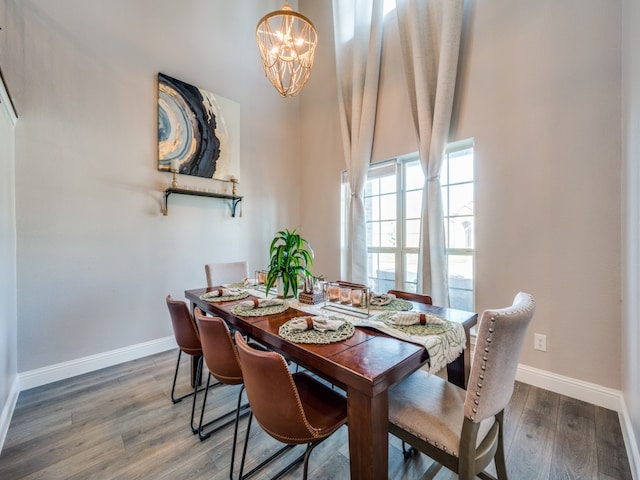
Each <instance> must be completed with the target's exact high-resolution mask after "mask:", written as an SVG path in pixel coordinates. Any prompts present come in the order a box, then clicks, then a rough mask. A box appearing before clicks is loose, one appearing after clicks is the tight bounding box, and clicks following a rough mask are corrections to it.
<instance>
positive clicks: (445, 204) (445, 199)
mask: <svg viewBox="0 0 640 480" xmlns="http://www.w3.org/2000/svg"><path fill="white" fill-rule="evenodd" d="M441 190H442V214H443V215H444V216H445V217H448V216H449V187H442V189H441Z"/></svg>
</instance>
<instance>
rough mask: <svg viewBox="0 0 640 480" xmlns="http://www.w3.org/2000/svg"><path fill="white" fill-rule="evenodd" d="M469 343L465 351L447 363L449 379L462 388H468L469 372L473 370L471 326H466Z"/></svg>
mask: <svg viewBox="0 0 640 480" xmlns="http://www.w3.org/2000/svg"><path fill="white" fill-rule="evenodd" d="M464 330H465V335H466V337H467V345H466V347H465V349H464V351H463V352H462V353H461V354H460V355H458V358H456V359H455V360H454V361H453V362H451V363H449V364H448V365H447V379H448V380H449V382H451V383H453V384H454V385H457V386H458V387H460V388H464V389H465V390H466V389H467V383H468V382H469V373H470V370H471V332H470V327H468V326H466V327H465V329H464Z"/></svg>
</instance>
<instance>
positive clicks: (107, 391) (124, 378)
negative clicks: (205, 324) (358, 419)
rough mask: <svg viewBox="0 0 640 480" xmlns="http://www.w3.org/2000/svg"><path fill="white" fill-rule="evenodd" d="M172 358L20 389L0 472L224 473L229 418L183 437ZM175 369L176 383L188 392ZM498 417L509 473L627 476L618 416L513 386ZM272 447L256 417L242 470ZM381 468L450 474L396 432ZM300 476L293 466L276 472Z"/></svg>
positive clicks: (314, 474)
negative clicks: (412, 451) (408, 448)
mask: <svg viewBox="0 0 640 480" xmlns="http://www.w3.org/2000/svg"><path fill="white" fill-rule="evenodd" d="M176 357H177V351H171V352H165V353H161V354H158V355H153V356H150V357H147V358H143V359H140V360H136V361H133V362H129V363H125V364H122V365H118V366H115V367H110V368H107V369H104V370H101V371H99V372H94V373H91V374H87V375H82V376H79V377H75V378H72V379H68V380H63V381H60V382H57V383H54V384H51V385H46V386H43V387H39V388H35V389H31V390H27V391H25V392H22V393H21V394H20V397H19V399H18V403H17V405H16V410H15V412H14V415H13V418H12V421H11V425H10V428H9V432H8V434H7V438H6V441H5V444H4V448H3V450H2V452H1V454H0V479H2V480H20V479H46V480H57V479H61V480H62V479H64V480H71V479H78V480H79V479H82V480H85V479H108V480H111V479H123V480H124V479H126V480H134V479H145V480H147V479H153V480H156V479H158V480H165V479H166V480H169V479H171V480H176V479H177V480H180V479H189V480H199V479H207V480H222V479H227V478H229V461H230V454H231V444H232V438H233V426H232V425H230V426H228V427H225V428H223V429H222V430H220V431H219V432H216V433H215V434H214V435H212V436H211V438H209V439H208V440H206V441H204V442H200V441H199V440H198V438H197V436H194V435H192V433H191V430H190V429H189V426H188V423H189V415H190V412H191V399H185V400H184V401H182V402H181V403H178V404H176V405H173V404H172V403H171V400H170V389H171V381H172V378H173V377H172V375H173V371H174V370H173V369H174V366H175V359H176ZM183 365H184V366H185V368H184V369H181V378H180V379H179V385H181V389H182V391H183V392H186V391H187V390H188V368H187V362H183ZM237 388H238V387H227V386H224V387H219V388H215V389H213V390H211V391H210V395H209V402H208V404H209V407H210V408H209V407H208V408H209V409H208V410H207V417H208V418H213V416H217V414H218V413H220V412H224V411H227V410H228V409H231V408H233V407H234V406H235V401H236V398H237ZM200 398H202V397H200ZM214 405H220V406H219V407H218V409H217V410H214V408H213V407H214ZM198 411H199V410H198ZM246 421H247V419H246V417H245V419H243V420H241V427H240V437H239V438H240V440H239V442H238V444H239V447H238V448H239V450H241V447H242V440H243V439H244V432H245V429H246ZM505 424H506V425H505V448H506V453H507V468H508V470H509V474H510V479H511V480H521V479H523V480H524V479H536V480H546V479H549V480H556V479H578V478H580V479H598V480H603V479H608V480H612V479H618V480H626V479H631V478H632V477H631V472H630V470H629V462H628V459H627V455H626V451H625V448H624V444H623V440H622V433H621V430H620V424H619V420H618V415H617V414H616V413H615V412H613V411H611V410H606V409H603V408H599V407H595V406H593V405H589V404H587V403H584V402H580V401H578V400H574V399H571V398H568V397H564V396H561V395H557V394H554V393H551V392H548V391H545V390H541V389H538V388H535V387H531V386H529V385H525V384H522V383H517V384H516V389H515V391H514V394H513V397H512V400H511V403H510V405H509V408H508V409H507V411H506V412H505ZM278 447H279V444H278V443H277V442H275V441H274V440H272V439H271V437H269V436H268V435H266V434H265V433H264V432H263V431H262V430H261V429H260V428H259V427H258V426H257V424H255V423H254V425H253V426H252V429H251V438H250V447H249V450H250V452H249V460H248V465H247V467H248V468H251V466H252V465H255V464H257V463H258V462H259V461H260V460H261V459H263V458H266V457H267V456H268V455H269V454H270V453H271V452H273V451H275V450H276V449H277V448H278ZM298 448H300V447H298ZM348 453H349V452H348V445H347V429H346V427H343V428H342V429H341V430H340V431H338V432H337V433H336V434H334V435H333V436H332V437H331V438H330V439H329V440H327V441H326V442H324V443H323V444H321V445H320V446H319V447H318V448H316V449H315V450H314V452H313V454H312V455H311V461H310V470H309V478H310V479H314V480H325V479H326V480H340V479H348V478H349V460H348ZM291 456H292V455H291V454H288V457H289V458H291ZM282 465H284V460H283V461H280V462H276V464H273V465H272V466H270V467H269V468H267V469H265V470H264V471H262V472H260V473H258V474H256V475H255V476H254V477H253V478H258V479H269V478H272V476H273V475H274V474H275V473H276V472H277V471H278V469H279V467H281V466H282ZM237 466H238V462H236V469H237ZM245 471H246V470H245ZM388 473H389V478H391V479H394V480H395V479H399V480H423V479H435V480H451V479H455V478H456V475H454V474H453V473H452V472H450V471H448V470H446V469H444V468H437V466H436V465H433V464H432V461H431V460H430V459H428V458H427V457H425V456H423V455H420V456H418V457H412V458H411V459H409V460H404V458H403V456H402V454H401V444H400V442H399V441H398V440H397V439H395V438H393V437H391V439H390V445H389V472H388ZM301 477H302V469H301V468H300V467H299V466H298V467H296V468H295V469H293V470H292V471H291V472H289V473H287V474H286V475H285V476H284V477H282V478H283V479H294V478H301Z"/></svg>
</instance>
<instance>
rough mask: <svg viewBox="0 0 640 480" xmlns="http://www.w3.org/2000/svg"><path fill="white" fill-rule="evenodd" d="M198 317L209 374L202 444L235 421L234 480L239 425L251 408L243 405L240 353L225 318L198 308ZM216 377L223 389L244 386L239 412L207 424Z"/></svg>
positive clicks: (201, 437) (237, 405)
mask: <svg viewBox="0 0 640 480" xmlns="http://www.w3.org/2000/svg"><path fill="white" fill-rule="evenodd" d="M194 316H195V319H196V323H197V325H198V331H199V332H200V341H201V343H202V352H203V355H204V363H206V365H207V368H208V370H209V374H208V375H207V383H206V385H205V387H204V391H205V393H204V398H203V400H202V410H201V411H200V421H199V423H198V436H199V437H200V440H205V439H207V438H209V436H210V435H211V434H212V433H214V432H216V431H218V430H220V429H221V428H223V427H225V426H227V425H229V424H230V423H231V422H234V421H235V427H234V431H233V447H232V451H231V468H230V478H233V466H234V459H235V452H236V440H237V438H238V422H239V420H240V416H241V415H245V414H247V413H249V410H248V408H249V404H244V405H242V393H243V391H244V385H243V380H242V370H241V369H240V363H239V360H238V352H237V350H236V347H235V345H234V343H233V340H232V338H231V333H230V332H229V327H227V324H226V323H225V321H224V320H223V319H222V318H220V317H208V316H206V315H205V314H204V313H203V312H202V311H201V310H200V309H199V308H198V307H196V308H195V310H194ZM212 377H213V378H215V379H216V380H218V382H220V383H221V384H223V385H241V387H240V389H239V390H238V400H237V403H236V407H235V409H234V410H231V411H229V412H227V413H224V414H222V415H220V416H218V417H216V418H215V419H213V420H209V421H208V422H206V423H205V422H204V414H205V408H206V405H207V394H208V388H209V385H210V384H211V378H212ZM196 399H197V394H196V395H194V396H193V407H192V410H195V407H196ZM231 415H235V417H234V418H231V419H229V417H230V416H231ZM225 420H226V421H225ZM214 424H215V427H213V428H211V429H209V430H208V431H206V432H205V429H206V428H207V427H209V426H211V425H214Z"/></svg>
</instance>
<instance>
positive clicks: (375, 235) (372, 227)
mask: <svg viewBox="0 0 640 480" xmlns="http://www.w3.org/2000/svg"><path fill="white" fill-rule="evenodd" d="M367 244H368V246H369V247H379V246H380V223H379V222H368V223H367Z"/></svg>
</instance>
